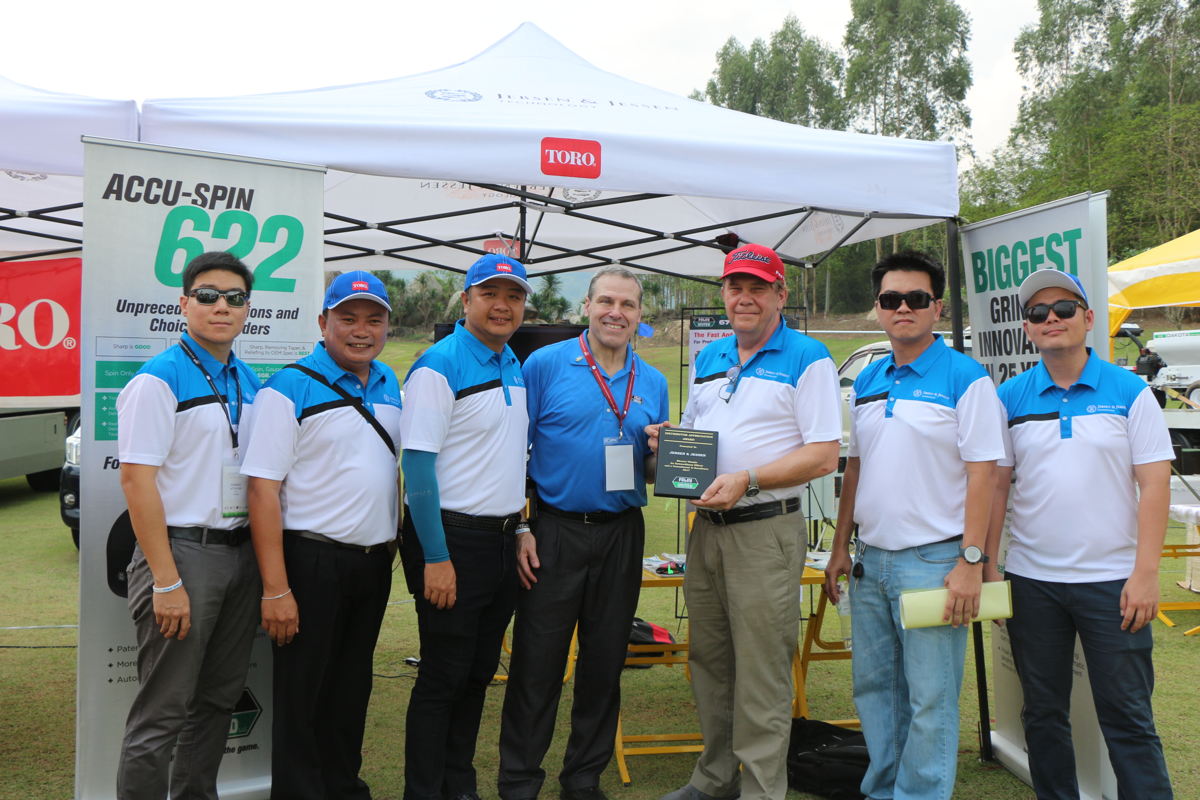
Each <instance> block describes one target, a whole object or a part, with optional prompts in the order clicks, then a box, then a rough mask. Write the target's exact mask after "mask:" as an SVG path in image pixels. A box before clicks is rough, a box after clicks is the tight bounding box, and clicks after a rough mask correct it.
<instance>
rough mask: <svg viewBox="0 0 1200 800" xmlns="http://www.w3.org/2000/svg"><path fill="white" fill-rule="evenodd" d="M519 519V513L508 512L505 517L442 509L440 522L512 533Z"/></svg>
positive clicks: (515, 529)
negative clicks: (480, 515) (479, 515)
mask: <svg viewBox="0 0 1200 800" xmlns="http://www.w3.org/2000/svg"><path fill="white" fill-rule="evenodd" d="M520 521H521V515H520V514H509V515H508V516H507V517H477V516H474V515H472V514H460V513H458V512H457V511H447V510H445V509H442V523H443V524H445V525H453V526H454V527H456V528H468V529H472V530H481V531H495V532H496V533H504V534H508V535H510V536H511V535H514V534H516V532H517V523H519V522H520Z"/></svg>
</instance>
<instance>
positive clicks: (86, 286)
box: [75, 137, 324, 800]
mask: <svg viewBox="0 0 1200 800" xmlns="http://www.w3.org/2000/svg"><path fill="white" fill-rule="evenodd" d="M84 158H85V160H84V257H83V290H82V297H83V314H82V333H81V340H82V341H81V345H82V346H81V348H80V350H81V362H82V370H83V375H82V403H81V406H82V407H81V414H82V425H83V427H82V459H81V476H80V489H81V520H80V522H81V524H80V559H79V564H80V567H79V571H80V575H79V578H80V580H79V584H80V587H79V592H80V609H79V676H78V689H77V693H78V702H77V720H76V773H75V795H76V797H77V798H80V799H81V800H93V799H95V800H109V798H113V797H114V796H115V794H116V768H117V759H118V755H119V751H120V746H121V737H122V732H123V730H124V723H125V717H126V714H127V712H128V709H129V705H130V703H131V702H132V699H133V697H134V694H135V691H136V688H137V684H138V676H137V652H138V649H137V644H136V639H135V635H134V628H133V623H132V621H131V619H130V614H129V609H128V608H127V604H126V599H125V567H126V565H127V564H128V563H129V558H130V554H131V551H132V548H133V542H134V540H133V531H132V528H131V527H130V524H129V514H128V511H127V510H126V508H125V501H124V497H123V495H122V492H121V487H120V481H119V467H120V464H119V463H118V461H117V441H116V439H117V417H116V398H117V394H118V393H119V392H120V390H121V388H122V387H123V386H124V385H125V384H126V383H127V382H128V381H129V379H130V378H132V377H133V375H134V373H136V372H137V371H138V369H139V368H140V367H141V366H142V364H143V363H145V362H146V361H147V360H148V359H150V358H151V357H153V356H155V355H157V354H158V353H161V352H162V351H164V350H166V349H167V348H168V347H171V346H172V345H173V344H175V343H176V342H177V341H178V340H179V335H180V333H181V332H183V331H184V330H185V327H186V325H185V320H184V318H183V316H182V315H181V313H180V295H181V294H182V288H181V287H182V273H183V268H184V266H185V265H186V264H187V262H188V261H190V260H191V259H192V258H193V257H195V256H197V255H199V254H200V253H202V252H204V251H206V250H228V251H229V252H231V253H233V254H234V255H236V256H238V257H239V258H241V259H242V260H243V261H244V262H245V263H246V264H247V266H249V267H250V268H251V270H252V271H253V273H254V287H253V292H252V295H251V310H250V313H249V317H248V319H247V322H246V327H245V330H244V332H243V333H242V335H241V336H240V337H238V339H237V340H236V342H235V344H234V351H235V353H236V354H237V355H238V356H239V357H240V358H241V359H243V360H244V361H246V362H247V363H248V364H249V365H250V366H251V367H252V368H253V369H254V370H255V371H256V372H257V373H258V374H259V376H260V378H262V379H264V380H265V379H266V377H267V376H269V375H271V374H272V373H274V372H275V371H276V370H278V369H280V368H281V367H283V366H284V365H285V364H288V363H290V362H292V361H294V360H295V359H297V358H299V357H300V356H303V355H307V354H308V353H309V352H311V351H312V348H313V345H314V342H315V340H316V338H317V337H318V335H319V331H318V328H317V324H316V318H317V315H318V313H319V312H320V296H321V290H322V285H323V270H322V265H321V250H322V238H323V229H322V201H323V173H324V171H323V169H321V168H317V167H309V166H302V165H295V164H284V163H280V162H268V161H262V160H257V159H248V158H240V157H235V156H220V155H215V154H209V153H198V152H195V151H187V150H179V149H175V148H167V147H157V146H153V145H144V144H134V143H128V142H115V141H106V140H99V139H89V138H86V137H85V139H84ZM247 684H248V685H247V687H246V689H245V691H244V692H243V694H242V698H241V700H240V701H239V703H238V705H237V707H236V709H235V711H234V718H233V721H232V723H231V729H230V732H229V740H228V744H227V746H226V749H225V758H224V760H223V761H222V763H221V772H220V776H219V789H220V793H221V796H222V797H225V798H234V797H238V798H258V797H267V796H268V793H269V788H270V748H271V737H270V732H271V706H270V700H271V652H270V643H269V641H268V640H267V638H266V637H265V635H263V633H262V632H261V631H259V635H258V637H257V639H256V640H255V643H254V651H253V654H252V657H251V667H250V675H249V678H248V680H247Z"/></svg>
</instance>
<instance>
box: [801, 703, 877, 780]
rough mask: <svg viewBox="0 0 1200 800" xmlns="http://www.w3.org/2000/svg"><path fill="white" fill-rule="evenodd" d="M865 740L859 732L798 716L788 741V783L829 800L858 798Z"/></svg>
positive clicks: (864, 764)
mask: <svg viewBox="0 0 1200 800" xmlns="http://www.w3.org/2000/svg"><path fill="white" fill-rule="evenodd" d="M869 763H870V758H868V757H867V743H866V740H864V739H863V735H862V734H861V733H855V732H854V731H850V730H846V729H845V728H840V727H838V726H837V725H830V724H829V723H828V722H821V721H820V720H815V719H805V718H804V717H800V718H798V719H793V720H792V736H791V740H790V741H789V742H788V754H787V775H788V786H790V787H792V788H793V789H795V790H796V791H799V792H808V793H809V794H815V795H819V796H820V797H828V798H830V800H860V799H861V798H862V796H863V795H862V792H860V791H859V789H858V787H859V785H860V784H861V783H862V779H863V776H864V775H866V774H867V764H869Z"/></svg>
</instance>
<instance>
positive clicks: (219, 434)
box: [117, 333, 259, 530]
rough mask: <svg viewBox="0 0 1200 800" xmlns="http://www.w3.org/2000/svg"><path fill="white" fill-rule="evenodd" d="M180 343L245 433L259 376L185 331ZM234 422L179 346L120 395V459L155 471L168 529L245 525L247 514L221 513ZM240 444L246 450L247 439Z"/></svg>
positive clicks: (154, 361) (147, 367) (151, 364)
mask: <svg viewBox="0 0 1200 800" xmlns="http://www.w3.org/2000/svg"><path fill="white" fill-rule="evenodd" d="M180 339H181V340H182V341H184V342H186V343H187V344H188V346H189V347H190V348H191V350H192V353H193V354H195V356H196V358H197V359H198V360H199V361H200V363H201V364H202V365H203V366H204V369H205V370H207V371H208V374H209V376H210V377H211V378H212V380H213V383H214V384H215V385H216V387H217V391H218V392H220V393H221V395H222V396H223V397H224V398H225V402H226V408H228V410H229V414H230V419H231V420H232V422H233V425H234V429H235V430H237V429H239V428H244V427H245V425H244V424H242V423H245V422H248V420H249V417H250V411H251V404H252V403H253V402H254V399H255V395H256V393H257V392H258V391H259V382H258V378H257V377H256V376H255V375H254V372H253V371H252V370H251V369H250V367H248V366H246V364H245V362H243V361H242V360H240V359H239V358H237V357H236V356H235V355H233V354H232V353H230V354H229V363H228V364H222V363H221V362H219V361H217V360H216V359H215V358H213V357H212V356H211V355H209V353H208V351H207V350H205V349H204V348H203V347H201V346H200V345H199V344H197V343H196V341H195V340H194V339H193V338H192V337H191V336H189V335H188V334H186V333H184V334H183V335H182V336H180ZM239 383H240V384H241V404H240V405H239V403H238V384H239ZM230 419H227V418H226V417H225V412H224V411H223V410H222V409H221V401H220V398H218V397H217V396H216V395H214V394H213V391H212V387H210V386H209V383H208V381H207V380H205V378H204V373H203V372H201V370H200V369H199V368H198V367H197V366H196V365H195V364H193V363H192V359H191V358H190V357H189V356H188V355H187V353H185V352H184V350H183V348H182V347H180V346H179V345H178V344H177V345H175V346H173V347H170V348H168V349H167V350H165V351H163V352H162V353H159V354H158V355H157V356H155V357H154V358H152V359H150V360H149V361H147V362H146V363H145V364H143V365H142V368H141V369H139V370H138V372H137V374H136V375H134V376H133V378H132V379H131V380H130V381H129V383H127V384H126V385H125V388H124V389H122V390H121V393H120V394H119V395H117V457H118V458H120V460H121V462H122V463H124V464H146V465H149V466H152V467H158V474H157V477H156V485H157V486H158V493H159V496H160V497H161V498H162V503H163V511H164V512H165V514H166V520H167V525H173V526H178V527H208V528H220V529H223V530H229V529H232V528H240V527H243V526H244V525H246V518H245V517H224V516H222V515H221V473H222V468H223V466H224V465H226V464H237V463H238V462H237V457H238V454H237V453H236V452H235V451H234V448H233V442H232V441H231V438H230V433H229V423H230ZM240 444H241V445H242V448H241V450H242V451H243V452H244V450H245V442H244V441H241V442H240Z"/></svg>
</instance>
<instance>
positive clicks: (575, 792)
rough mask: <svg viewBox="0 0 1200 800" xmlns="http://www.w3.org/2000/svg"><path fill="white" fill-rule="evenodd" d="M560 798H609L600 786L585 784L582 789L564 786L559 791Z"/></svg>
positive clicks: (567, 799) (594, 799)
mask: <svg viewBox="0 0 1200 800" xmlns="http://www.w3.org/2000/svg"><path fill="white" fill-rule="evenodd" d="M558 797H559V800H608V797H607V796H606V795H605V794H604V792H603V790H601V789H600V787H599V786H584V787H583V788H580V789H567V788H566V787H564V788H563V789H562V791H560V792H559V793H558Z"/></svg>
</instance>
